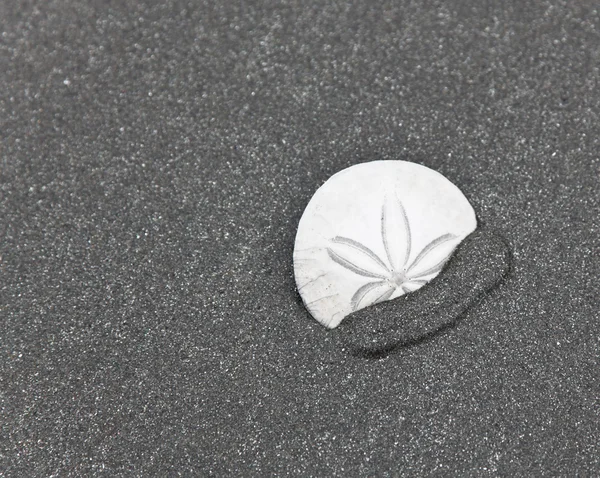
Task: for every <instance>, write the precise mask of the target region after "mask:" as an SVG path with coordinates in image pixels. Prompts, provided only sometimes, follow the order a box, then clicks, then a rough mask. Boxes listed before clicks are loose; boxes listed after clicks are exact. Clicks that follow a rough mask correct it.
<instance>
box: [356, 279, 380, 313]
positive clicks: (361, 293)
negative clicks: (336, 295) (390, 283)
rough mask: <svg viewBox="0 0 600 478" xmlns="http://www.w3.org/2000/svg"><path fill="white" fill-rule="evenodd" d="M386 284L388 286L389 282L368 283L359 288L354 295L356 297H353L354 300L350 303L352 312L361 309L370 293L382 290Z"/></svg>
mask: <svg viewBox="0 0 600 478" xmlns="http://www.w3.org/2000/svg"><path fill="white" fill-rule="evenodd" d="M386 284H387V281H384V280H382V281H376V282H367V283H366V284H365V285H363V286H362V287H359V289H358V290H357V291H356V292H355V293H354V295H353V296H352V299H351V301H350V303H351V305H352V310H358V308H359V307H360V303H361V302H362V301H363V299H364V298H365V296H366V295H367V294H368V293H369V292H371V291H373V290H375V289H377V288H380V287H382V286H384V285H386ZM373 303H374V302H373ZM369 305H370V304H369Z"/></svg>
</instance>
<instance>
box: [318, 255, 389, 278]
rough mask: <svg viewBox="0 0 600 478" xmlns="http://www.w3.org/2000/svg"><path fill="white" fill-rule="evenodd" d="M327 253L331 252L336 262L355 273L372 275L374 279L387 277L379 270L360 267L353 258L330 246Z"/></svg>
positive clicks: (366, 275)
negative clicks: (346, 256) (374, 270)
mask: <svg viewBox="0 0 600 478" xmlns="http://www.w3.org/2000/svg"><path fill="white" fill-rule="evenodd" d="M327 254H329V257H330V258H331V259H332V260H333V261H334V262H336V263H338V264H339V265H341V266H342V267H344V268H346V269H348V270H349V271H352V272H354V273H355V274H358V275H360V276H363V277H372V278H374V279H385V278H386V276H385V275H384V274H380V273H378V272H372V271H369V270H367V269H365V268H363V267H360V266H359V265H357V264H355V262H354V261H351V260H349V259H347V258H345V257H343V256H341V255H340V254H338V253H337V252H335V251H334V250H333V249H331V248H330V247H328V248H327Z"/></svg>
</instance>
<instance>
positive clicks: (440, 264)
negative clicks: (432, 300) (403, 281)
mask: <svg viewBox="0 0 600 478" xmlns="http://www.w3.org/2000/svg"><path fill="white" fill-rule="evenodd" d="M449 258H450V256H446V257H444V258H443V259H442V260H441V261H440V262H438V263H437V264H436V265H434V266H432V267H430V268H429V269H425V270H424V271H415V272H413V273H412V274H411V276H410V277H409V281H410V282H414V280H415V279H418V278H419V277H427V276H428V275H431V274H435V273H437V272H439V271H441V270H442V268H443V267H444V264H446V262H447V261H448V259H449Z"/></svg>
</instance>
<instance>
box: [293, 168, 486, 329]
mask: <svg viewBox="0 0 600 478" xmlns="http://www.w3.org/2000/svg"><path fill="white" fill-rule="evenodd" d="M476 227H477V221H476V219H475V211H473V208H472V207H471V205H470V204H469V201H468V200H467V198H465V196H464V195H463V194H462V192H461V191H460V190H459V189H458V188H457V187H456V186H455V185H454V184H452V183H451V182H450V181H448V180H447V179H446V178H445V177H444V176H442V175H441V174H439V173H437V172H435V171H433V170H431V169H429V168H427V167H425V166H421V165H418V164H415V163H409V162H406V161H373V162H370V163H363V164H358V165H355V166H352V167H350V168H347V169H344V170H343V171H340V172H339V173H337V174H335V175H333V176H332V177H331V178H329V180H327V182H325V184H323V186H321V187H320V188H319V189H318V190H317V192H316V193H315V195H314V196H313V197H312V199H311V200H310V202H309V203H308V206H307V207H306V210H305V211H304V214H303V215H302V218H301V219H300V224H299V226H298V232H297V234H296V243H295V246H294V274H295V276H296V284H297V286H298V291H299V292H300V295H301V297H302V300H303V301H304V305H305V306H306V308H307V309H308V311H309V312H310V313H311V315H312V316H313V317H314V318H315V319H316V320H318V321H319V322H320V323H321V324H323V325H324V326H325V327H328V328H334V327H337V326H338V325H339V323H340V322H341V321H342V319H343V318H344V317H346V316H347V315H348V314H350V313H352V312H354V311H356V310H358V309H362V308H364V307H367V306H369V305H372V304H375V303H377V302H381V301H384V300H391V299H395V298H396V297H399V296H401V295H403V294H406V293H409V292H413V291H415V290H417V289H419V288H420V287H422V286H423V285H425V284H426V283H427V282H429V281H430V280H431V279H433V278H434V277H435V276H436V275H437V274H438V273H439V272H440V271H441V269H442V268H443V266H444V264H445V262H446V261H447V259H448V258H449V257H450V255H451V253H452V251H453V250H454V249H455V248H456V246H457V245H458V244H459V243H460V242H461V241H462V240H463V239H464V238H465V237H466V236H467V235H469V234H470V233H471V232H473V231H474V230H475V228H476Z"/></svg>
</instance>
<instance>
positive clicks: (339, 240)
mask: <svg viewBox="0 0 600 478" xmlns="http://www.w3.org/2000/svg"><path fill="white" fill-rule="evenodd" d="M331 242H333V243H334V244H340V245H342V246H347V247H348V248H352V249H353V250H354V251H356V252H358V253H359V255H360V256H363V257H364V258H366V259H368V260H370V262H372V263H373V266H374V267H375V269H376V270H380V271H381V272H382V273H388V272H389V269H388V267H387V266H386V265H385V263H384V262H383V261H382V260H381V258H380V257H379V256H378V255H377V254H375V253H374V252H373V251H372V250H371V249H369V248H368V247H366V246H363V245H362V244H361V243H360V242H358V241H355V240H353V239H349V238H347V237H341V236H336V237H334V238H333V239H331Z"/></svg>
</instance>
